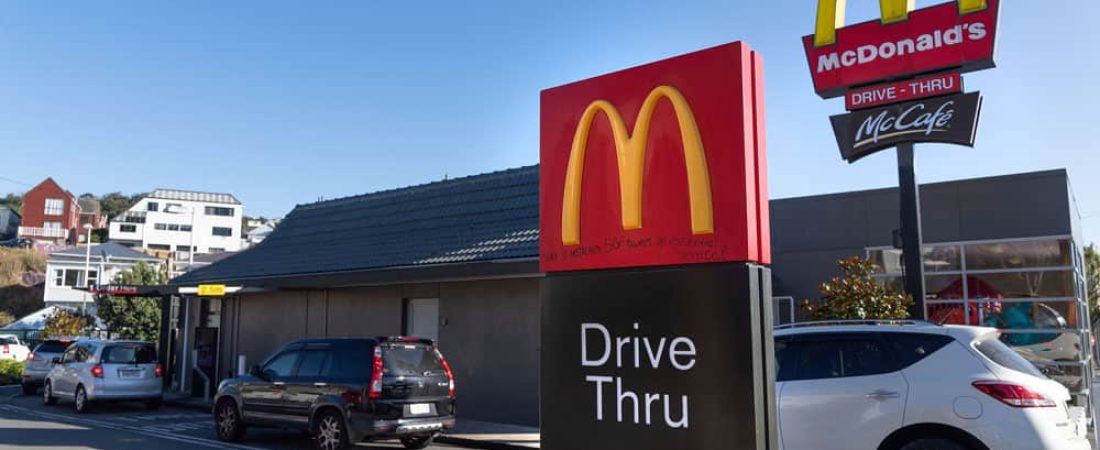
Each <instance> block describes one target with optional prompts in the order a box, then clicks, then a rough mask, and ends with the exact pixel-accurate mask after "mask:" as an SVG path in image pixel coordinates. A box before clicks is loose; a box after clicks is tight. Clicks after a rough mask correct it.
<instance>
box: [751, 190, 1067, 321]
mask: <svg viewBox="0 0 1100 450" xmlns="http://www.w3.org/2000/svg"><path fill="white" fill-rule="evenodd" d="M920 200H921V210H922V211H921V213H922V216H921V223H922V228H923V233H924V242H926V243H935V242H953V241H970V240H985V239H1008V238H1021V237H1038V236H1056V235H1062V236H1071V235H1073V236H1075V237H1078V238H1079V234H1080V231H1079V230H1080V226H1079V224H1078V223H1077V222H1078V221H1079V215H1078V213H1077V210H1076V208H1077V207H1076V205H1075V204H1074V202H1073V194H1072V192H1071V191H1070V189H1069V180H1068V177H1067V175H1066V172H1065V171H1064V170H1052V171H1045V172H1033V173H1024V174H1017V175H1006V176H999V177H990V178H978V179H972V180H962V181H952V182H945V183H934V184H925V185H922V186H921V188H920ZM898 204H899V202H898V192H897V189H896V188H892V189H875V190H869V191H857V192H846V193H841V194H831V195H819V196H812V197H799V198H790V199H780V200H772V201H771V226H772V261H773V264H772V275H773V293H774V295H777V296H792V297H794V298H795V299H796V300H801V299H806V298H808V299H816V298H818V293H817V285H818V284H820V283H821V282H823V281H826V280H828V279H829V278H831V277H833V276H835V275H837V273H838V271H837V270H836V264H835V261H836V260H837V259H840V258H844V257H849V256H865V254H866V248H867V247H874V246H889V245H891V244H892V232H893V230H895V229H897V228H898V222H899V219H898V216H899V214H900V212H899V206H898ZM1078 242H1080V241H1078Z"/></svg>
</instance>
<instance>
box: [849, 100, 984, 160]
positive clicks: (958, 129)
mask: <svg viewBox="0 0 1100 450" xmlns="http://www.w3.org/2000/svg"><path fill="white" fill-rule="evenodd" d="M981 106H982V98H981V94H979V93H977V92H972V93H969V94H958V95H950V96H945V97H935V98H929V99H925V100H919V101H914V102H905V103H897V104H893V105H888V106H883V107H881V108H873V109H864V110H859V111H855V112H851V113H848V114H840V115H836V116H832V117H830V120H831V121H832V123H833V132H834V133H835V134H836V142H837V145H838V146H839V147H840V155H841V156H842V157H843V158H844V159H845V160H846V161H848V162H854V161H856V160H857V159H860V158H862V157H864V156H867V155H869V154H871V153H874V152H876V151H878V150H882V149H885V148H888V147H893V146H895V145H897V144H899V143H902V142H940V143H947V144H959V145H966V146H971V147H973V146H974V136H975V135H976V134H977V130H978V116H979V115H980V113H981Z"/></svg>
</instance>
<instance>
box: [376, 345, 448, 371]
mask: <svg viewBox="0 0 1100 450" xmlns="http://www.w3.org/2000/svg"><path fill="white" fill-rule="evenodd" d="M382 359H383V361H384V364H383V365H382V367H383V369H382V372H383V373H384V374H386V375H397V376H401V375H422V374H425V373H428V372H442V371H443V365H442V364H440V362H439V358H438V357H437V356H436V355H435V351H434V350H433V349H432V348H431V347H429V346H427V345H424V344H412V343H404V344H388V345H385V346H383V347H382Z"/></svg>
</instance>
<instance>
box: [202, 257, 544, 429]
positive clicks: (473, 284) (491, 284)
mask: <svg viewBox="0 0 1100 450" xmlns="http://www.w3.org/2000/svg"><path fill="white" fill-rule="evenodd" d="M410 298H438V299H439V318H440V326H439V346H440V349H441V350H442V352H443V353H444V355H445V356H446V357H447V360H448V362H449V363H450V364H451V366H452V368H453V369H454V371H455V383H456V386H457V392H458V402H459V405H460V409H459V410H460V411H461V417H463V418H468V419H476V420H489V421H497V422H504V423H516V424H527V425H537V424H538V420H539V405H538V372H539V371H538V362H539V311H540V306H539V278H535V277H532V278H516V279H503V280H487V281H465V282H448V283H426V284H410V285H395V286H379V287H352V288H331V289H296V290H284V291H276V292H267V293H258V294H245V295H239V296H236V297H230V298H228V299H226V301H225V304H224V305H223V309H222V328H221V336H222V339H221V349H220V357H219V359H220V364H219V366H220V367H221V369H220V370H219V374H220V376H222V377H225V376H228V375H229V374H231V373H236V371H237V367H236V365H237V355H245V357H246V358H247V362H246V364H247V365H252V364H259V363H261V362H262V361H263V360H264V359H265V358H267V357H268V356H270V355H271V354H272V353H273V352H275V351H276V350H277V349H279V348H280V347H281V346H282V345H284V344H286V343H287V342H290V341H292V340H295V339H300V338H304V337H361V336H380V335H400V334H402V325H403V320H404V319H403V307H404V303H405V300H406V299H410Z"/></svg>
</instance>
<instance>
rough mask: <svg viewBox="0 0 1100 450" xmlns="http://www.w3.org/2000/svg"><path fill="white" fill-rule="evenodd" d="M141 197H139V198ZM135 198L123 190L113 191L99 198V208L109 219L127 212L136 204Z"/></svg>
mask: <svg viewBox="0 0 1100 450" xmlns="http://www.w3.org/2000/svg"><path fill="white" fill-rule="evenodd" d="M140 199H141V198H140V197H139V198H138V200H140ZM136 201H137V200H134V198H133V197H132V196H130V197H128V196H126V195H123V194H122V193H121V192H112V193H110V194H106V195H104V196H102V197H100V198H99V209H100V211H102V212H103V215H104V216H105V217H107V218H108V219H114V218H115V216H117V215H119V214H122V213H123V212H126V210H128V209H130V207H131V206H134V203H135V202H136Z"/></svg>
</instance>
